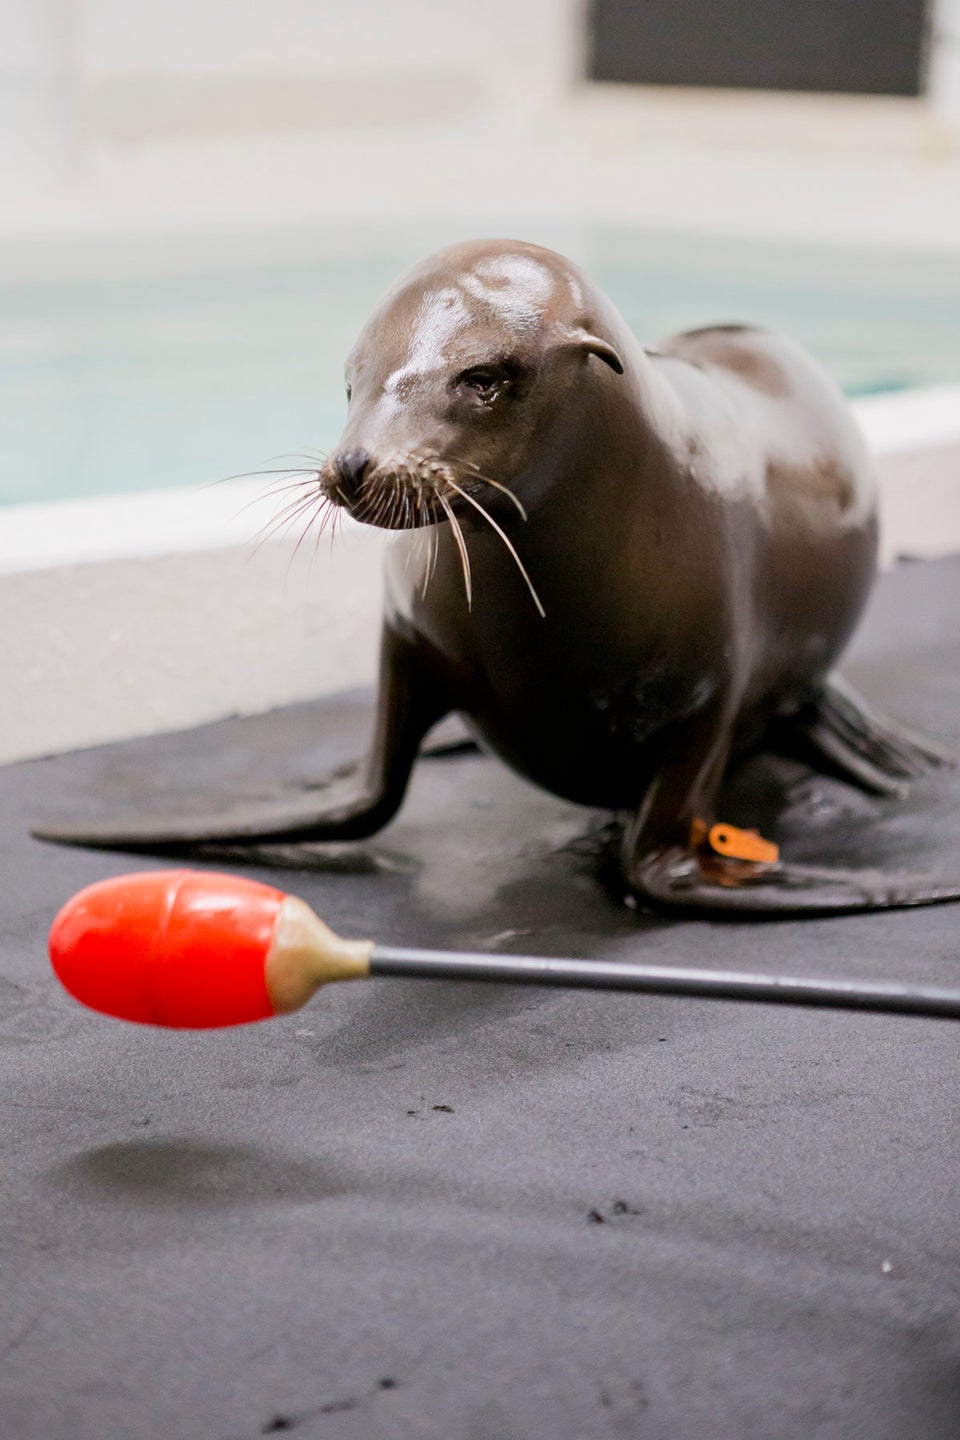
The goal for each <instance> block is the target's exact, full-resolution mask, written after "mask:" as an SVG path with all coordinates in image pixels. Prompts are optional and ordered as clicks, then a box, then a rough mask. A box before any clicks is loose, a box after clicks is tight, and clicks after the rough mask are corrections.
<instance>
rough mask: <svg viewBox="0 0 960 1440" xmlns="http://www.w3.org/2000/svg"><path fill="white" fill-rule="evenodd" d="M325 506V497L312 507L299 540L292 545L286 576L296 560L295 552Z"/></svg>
mask: <svg viewBox="0 0 960 1440" xmlns="http://www.w3.org/2000/svg"><path fill="white" fill-rule="evenodd" d="M325 504H326V497H325V496H323V497H322V498H321V499H320V501H319V503H318V504H317V505H315V506H314V508H313V512H312V514H311V515H310V518H309V519H308V521H307V523H306V525H305V526H304V528H303V530H302V532H301V534H300V539H299V540H298V541H297V543H296V545H294V547H293V554H292V555H291V556H290V559H289V561H288V563H287V574H288V575H289V574H290V567H291V566H292V564H293V562H294V560H296V558H297V551H298V550H299V549H300V546H301V545H302V544H303V542H304V540H306V538H307V536H308V535H309V534H310V531H311V530H312V529H313V526H314V523H315V521H316V518H317V516H318V515H319V514H320V511H321V510H322V509H323V507H324V505H325Z"/></svg>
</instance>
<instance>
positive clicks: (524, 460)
mask: <svg viewBox="0 0 960 1440" xmlns="http://www.w3.org/2000/svg"><path fill="white" fill-rule="evenodd" d="M602 304H603V302H602V301H600V300H599V297H596V296H595V293H594V292H592V291H591V289H590V286H589V282H588V281H587V280H586V278H585V277H584V276H583V275H581V273H580V272H579V271H578V270H577V269H576V267H575V266H573V265H572V264H571V263H570V262H569V261H568V260H565V259H564V258H563V257H562V256H560V255H557V254H554V252H552V251H550V250H544V249H541V248H540V247H539V246H536V245H528V244H524V243H521V242H517V241H507V240H481V241H474V242H471V243H469V244H464V245H458V246H455V247H453V248H451V249H447V250H442V251H440V252H439V253H438V254H436V255H434V256H431V257H430V258H429V259H428V260H425V261H423V262H422V263H421V264H419V265H418V266H416V267H415V268H414V269H413V270H412V271H410V272H409V274H407V275H406V276H404V277H403V279H401V280H400V281H399V282H398V283H397V284H396V285H395V286H394V287H393V289H392V290H391V291H390V292H389V293H388V294H387V295H386V297H385V298H384V300H383V302H382V303H381V305H380V306H379V308H378V309H377V310H376V312H375V313H374V315H373V316H372V317H371V319H370V320H369V322H368V323H367V325H366V326H365V328H364V330H363V332H362V333H361V335H360V337H359V339H358V340H357V343H356V345H355V346H354V348H353V350H352V352H351V354H350V356H349V358H348V360H347V364H346V372H345V378H346V387H347V398H348V405H349V409H348V416H347V423H346V427H345V429H344V432H343V436H342V437H341V440H340V442H339V444H338V446H337V447H336V449H335V450H334V452H333V454H332V455H331V457H330V458H329V459H328V460H327V461H326V462H325V464H324V465H323V467H322V468H321V470H320V473H319V482H320V485H321V487H322V490H323V491H324V493H325V495H326V496H327V497H328V498H329V500H331V501H332V502H333V503H334V504H335V505H339V506H343V507H344V508H345V509H347V510H348V511H349V512H350V513H351V514H352V515H353V516H354V517H355V518H356V519H357V520H362V521H365V522H367V523H368V524H372V525H378V526H381V527H384V528H387V529H411V528H415V527H417V526H420V525H426V524H433V523H434V522H436V521H438V520H440V521H442V520H444V519H445V518H447V519H449V518H450V516H451V514H452V513H459V514H461V515H466V514H469V513H470V512H471V510H477V509H479V508H480V507H481V506H482V507H483V508H491V509H500V510H501V511H502V510H504V508H505V507H512V506H515V507H516V509H517V510H519V512H520V513H521V515H523V514H524V513H525V511H524V504H523V498H522V495H521V494H519V493H518V492H517V489H516V488H515V487H517V485H518V482H521V481H522V477H523V475H524V472H525V471H526V470H527V469H529V466H530V457H531V455H532V454H533V453H539V451H540V450H542V447H538V446H537V445H536V443H535V441H536V438H537V437H538V436H541V435H545V434H548V433H549V431H550V428H551V425H553V424H555V421H556V417H557V416H558V415H562V414H563V413H564V411H565V408H566V409H569V405H570V403H571V402H572V400H573V397H574V396H575V395H576V394H577V393H578V392H579V393H580V394H581V397H582V390H583V371H584V368H585V367H587V366H597V368H598V370H601V371H602V372H603V373H604V374H607V375H608V376H609V374H610V372H614V373H615V374H617V375H620V374H622V373H623V368H624V367H623V361H622V360H621V358H620V355H619V353H618V351H617V349H616V348H615V347H614V344H613V343H612V341H611V340H610V339H608V338H607V334H608V333H609V332H610V329H611V326H610V322H609V318H608V316H607V317H604V316H602V315H601V313H600V310H601V308H602ZM608 314H609V312H608ZM598 362H599V363H598ZM604 367H609V369H604ZM521 488H522V486H521Z"/></svg>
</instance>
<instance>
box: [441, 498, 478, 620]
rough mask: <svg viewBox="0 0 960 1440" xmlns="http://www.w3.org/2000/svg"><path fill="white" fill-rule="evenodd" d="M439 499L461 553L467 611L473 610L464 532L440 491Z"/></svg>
mask: <svg viewBox="0 0 960 1440" xmlns="http://www.w3.org/2000/svg"><path fill="white" fill-rule="evenodd" d="M437 499H438V500H439V501H440V504H441V505H442V506H443V508H444V510H445V511H446V515H447V519H448V520H449V521H450V529H451V532H452V534H453V538H454V540H455V542H456V546H457V549H458V550H459V552H460V567H461V569H462V570H463V588H464V589H465V590H466V592H467V609H468V610H472V609H473V583H472V581H471V579H470V556H469V555H468V554H467V542H466V541H465V540H464V538H463V531H462V530H461V529H460V523H459V521H458V520H457V517H456V515H454V513H453V510H452V509H451V507H450V501H449V500H448V499H447V498H446V496H444V495H441V494H440V492H439V490H438V491H437Z"/></svg>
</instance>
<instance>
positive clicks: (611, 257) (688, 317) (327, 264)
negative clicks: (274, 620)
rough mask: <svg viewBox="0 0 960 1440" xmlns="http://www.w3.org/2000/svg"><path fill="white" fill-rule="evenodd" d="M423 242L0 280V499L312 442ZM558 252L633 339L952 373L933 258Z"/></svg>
mask: <svg viewBox="0 0 960 1440" xmlns="http://www.w3.org/2000/svg"><path fill="white" fill-rule="evenodd" d="M440 238H442V239H443V240H446V239H449V238H450V237H449V236H447V235H444V236H442V237H440ZM529 238H531V239H538V240H539V239H542V240H544V241H545V243H550V242H551V239H552V237H550V236H541V235H537V234H530V236H529ZM554 243H556V242H554ZM430 248H431V245H430V244H425V243H424V239H423V237H413V236H404V235H402V234H400V235H398V234H396V233H391V234H389V235H386V234H385V236H384V239H383V242H382V245H381V244H378V242H377V239H376V237H373V238H371V236H370V235H369V234H366V235H365V236H364V237H363V249H362V251H361V250H360V249H359V246H358V242H357V239H356V237H354V238H351V237H350V236H343V237H342V239H341V241H340V242H336V241H334V242H331V238H330V236H329V235H327V236H324V237H322V240H321V239H319V238H318V240H317V241H316V243H312V242H311V241H310V240H309V239H306V240H304V239H301V240H300V241H299V242H298V243H297V245H295V246H293V247H291V246H278V247H277V248H276V253H273V252H272V251H271V247H270V245H269V244H266V243H264V244H261V245H260V246H259V247H258V250H257V252H256V253H248V254H247V255H242V254H239V253H237V251H236V250H235V248H233V247H231V246H230V245H229V244H227V243H224V244H223V245H222V247H221V248H219V249H218V248H217V247H216V246H215V245H211V244H210V243H208V244H207V246H206V248H205V249H203V248H202V247H200V248H198V251H197V253H196V254H195V255H194V254H192V253H191V251H190V248H189V246H187V247H186V248H185V247H184V245H183V244H182V243H181V244H180V245H179V246H178V247H176V250H175V253H174V252H170V253H167V254H165V253H163V252H162V251H161V250H159V249H157V247H154V248H153V250H152V251H151V253H150V254H149V255H147V254H136V253H127V252H126V251H115V252H105V251H103V250H102V249H90V250H88V251H87V252H85V253H83V254H78V255H77V254H75V255H72V256H71V257H70V263H69V265H64V266H61V267H59V268H58V263H57V257H56V256H55V255H54V256H52V257H51V256H47V257H39V258H37V259H36V260H35V262H34V263H32V264H31V265H30V266H29V267H27V270H26V273H24V271H23V267H22V265H21V266H20V267H19V269H20V273H12V272H13V271H14V270H15V269H16V268H17V267H13V266H7V267H6V271H3V270H0V503H14V502H21V501H36V500H47V499H62V498H67V497H73V496H84V495H98V494H111V493H119V492H129V491H134V490H147V489H156V488H166V487H171V486H195V485H203V484H206V483H209V482H211V481H213V480H216V479H219V478H221V477H223V476H225V475H229V474H231V473H234V472H237V471H245V470H250V469H254V468H258V467H261V466H263V465H264V464H266V463H268V461H269V457H271V456H274V455H277V454H279V453H280V452H284V453H286V452H300V451H314V450H319V451H326V450H328V449H329V448H331V446H332V445H333V444H334V443H335V442H336V440H337V437H338V435H339V433H340V429H341V425H342V421H343V414H344V399H343V381H342V371H343V360H344V357H345V355H346V353H347V351H348V349H349V348H350V345H351V344H352V342H353V340H354V338H355V336H356V334H357V331H358V330H359V328H360V327H361V325H362V324H363V322H364V320H365V319H366V317H367V315H368V314H369V312H370V310H371V308H372V306H373V305H374V303H375V302H376V300H377V298H378V297H379V295H380V294H381V293H382V291H383V290H384V289H385V288H386V286H387V285H388V284H389V283H390V282H391V281H392V280H393V279H394V278H395V277H396V276H397V274H399V273H400V272H401V271H402V270H403V269H404V268H405V267H406V266H407V265H408V264H409V263H411V262H412V261H413V260H415V259H417V258H418V257H419V256H420V255H422V254H423V253H426V251H427V250H429V249H430ZM567 248H568V250H572V251H573V252H574V258H576V259H578V260H579V261H580V262H581V263H582V264H584V265H585V266H586V267H587V269H588V270H589V272H590V274H591V275H592V276H593V277H594V278H595V279H596V280H597V282H598V283H599V284H600V285H601V286H602V287H603V288H604V289H605V290H606V291H607V293H608V294H609V295H610V296H611V297H612V298H613V300H614V301H615V302H616V303H617V304H618V305H619V307H620V308H621V310H622V311H623V312H624V314H625V315H626V317H627V319H628V320H629V321H630V323H631V325H632V326H633V328H634V330H635V331H636V333H637V334H638V336H639V337H640V338H641V339H642V340H644V341H645V342H649V343H652V342H653V341H655V340H656V339H657V338H658V337H659V336H660V335H663V334H665V333H668V332H669V331H671V330H675V329H681V328H688V327H692V326H698V325H703V324H708V323H710V322H713V321H724V320H726V321H730V320H746V321H751V322H756V323H760V324H766V325H773V326H777V327H779V328H781V329H784V330H786V331H788V332H789V333H791V334H793V335H794V336H795V337H796V338H798V339H799V340H801V341H803V342H804V343H805V344H806V345H807V346H808V347H809V348H810V349H811V350H812V351H813V353H814V354H815V355H817V356H818V357H819V358H820V360H821V361H822V362H823V363H824V364H825V365H826V366H827V368H828V369H829V370H830V371H831V372H832V373H833V374H834V376H835V377H836V378H837V380H838V381H839V382H840V383H841V384H842V385H843V386H844V388H845V389H846V390H847V391H848V393H850V394H852V395H854V394H863V393H866V392H871V391H876V390H885V389H897V388H902V387H904V386H913V385H921V384H930V383H936V382H939V381H956V380H960V268H958V267H957V266H956V264H955V262H951V261H950V260H948V259H938V258H936V257H927V258H916V257H910V258H906V257H903V258H898V257H895V256H888V257H876V256H856V255H850V254H843V253H840V252H835V253H831V252H826V251H814V250H809V249H799V248H793V247H783V246H758V245H754V244H748V243H734V242H732V241H726V242H722V243H721V242H717V241H711V240H707V239H706V238H704V239H702V240H697V239H695V238H692V237H689V236H687V237H674V238H671V237H650V236H636V235H630V234H627V233H625V232H623V231H609V232H604V231H597V232H595V233H589V234H586V235H584V234H578V237H577V242H576V245H575V247H574V246H570V245H568V246H567Z"/></svg>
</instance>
